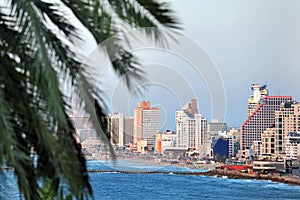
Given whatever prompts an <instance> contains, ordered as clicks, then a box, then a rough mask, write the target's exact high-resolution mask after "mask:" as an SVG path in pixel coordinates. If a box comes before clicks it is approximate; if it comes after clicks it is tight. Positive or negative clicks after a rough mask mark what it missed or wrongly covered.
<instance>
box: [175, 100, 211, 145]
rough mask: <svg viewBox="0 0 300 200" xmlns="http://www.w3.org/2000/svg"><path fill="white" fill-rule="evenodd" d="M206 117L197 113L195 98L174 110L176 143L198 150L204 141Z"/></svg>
mask: <svg viewBox="0 0 300 200" xmlns="http://www.w3.org/2000/svg"><path fill="white" fill-rule="evenodd" d="M206 132H207V130H206V119H204V118H202V116H201V114H200V113H198V109H197V100H195V99H192V101H191V102H188V103H187V104H186V105H185V106H184V107H183V108H182V109H181V110H178V111H176V145H177V146H178V147H186V148H192V149H196V150H200V148H201V147H202V146H203V145H204V143H205V135H206Z"/></svg>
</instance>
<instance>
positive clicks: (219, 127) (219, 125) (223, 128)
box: [207, 119, 227, 148]
mask: <svg viewBox="0 0 300 200" xmlns="http://www.w3.org/2000/svg"><path fill="white" fill-rule="evenodd" d="M226 132H227V124H226V123H224V122H219V121H218V120H217V119H213V120H212V122H210V123H208V126H207V134H208V136H209V139H210V142H211V148H213V147H214V145H215V144H216V142H217V140H218V138H219V136H220V134H221V133H226Z"/></svg>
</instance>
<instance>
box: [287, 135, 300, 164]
mask: <svg viewBox="0 0 300 200" xmlns="http://www.w3.org/2000/svg"><path fill="white" fill-rule="evenodd" d="M285 139H286V148H285V152H286V158H287V159H289V160H300V132H290V133H288V134H287V135H286V138H285Z"/></svg>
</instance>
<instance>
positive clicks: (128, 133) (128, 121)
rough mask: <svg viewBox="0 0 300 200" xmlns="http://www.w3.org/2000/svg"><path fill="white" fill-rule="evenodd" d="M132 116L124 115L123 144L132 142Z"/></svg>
mask: <svg viewBox="0 0 300 200" xmlns="http://www.w3.org/2000/svg"><path fill="white" fill-rule="evenodd" d="M133 121H134V120H133V117H125V144H130V143H131V144H133V123H134V122H133Z"/></svg>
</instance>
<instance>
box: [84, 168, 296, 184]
mask: <svg viewBox="0 0 300 200" xmlns="http://www.w3.org/2000/svg"><path fill="white" fill-rule="evenodd" d="M88 172H89V173H105V172H116V173H124V174H177V175H194V176H217V177H224V176H225V177H227V178H231V179H255V180H271V181H274V182H278V183H285V184H290V185H299V186H300V178H299V177H290V176H278V175H269V174H256V173H243V172H238V171H226V170H220V169H218V170H211V171H206V172H190V171H188V172H164V171H163V172H162V171H122V170H89V171H88Z"/></svg>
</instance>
